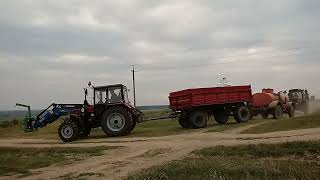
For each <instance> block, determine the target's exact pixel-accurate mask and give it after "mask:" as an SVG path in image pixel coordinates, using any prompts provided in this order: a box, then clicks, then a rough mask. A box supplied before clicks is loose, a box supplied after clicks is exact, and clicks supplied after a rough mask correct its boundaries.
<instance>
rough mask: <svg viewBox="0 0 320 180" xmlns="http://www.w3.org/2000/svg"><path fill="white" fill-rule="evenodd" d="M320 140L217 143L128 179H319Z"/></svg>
mask: <svg viewBox="0 0 320 180" xmlns="http://www.w3.org/2000/svg"><path fill="white" fill-rule="evenodd" d="M319 158H320V141H313V142H290V143H284V144H269V145H264V144H258V145H241V146H235V147H225V146H219V147H213V148H205V149H202V150H197V151H194V152H192V154H190V155H189V157H188V158H185V159H183V160H178V161H173V162H171V163H169V164H165V165H161V166H156V167H153V168H150V169H146V170H143V171H141V172H138V173H137V174H133V175H130V176H128V177H127V178H126V179H127V180H136V179H153V180H157V179H158V180H166V179H177V180H188V179H190V180H191V179H319V177H320V166H319Z"/></svg>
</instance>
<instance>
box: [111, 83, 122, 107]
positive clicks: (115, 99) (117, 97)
mask: <svg viewBox="0 0 320 180" xmlns="http://www.w3.org/2000/svg"><path fill="white" fill-rule="evenodd" d="M121 101H122V94H121V87H110V88H108V103H119V102H121Z"/></svg>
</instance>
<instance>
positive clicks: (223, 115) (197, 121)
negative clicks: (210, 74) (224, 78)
mask: <svg viewBox="0 0 320 180" xmlns="http://www.w3.org/2000/svg"><path fill="white" fill-rule="evenodd" d="M169 101H170V108H171V109H172V110H173V111H174V112H175V113H176V114H179V116H178V120H179V124H180V125H181V126H182V127H183V128H194V129H198V128H204V127H206V126H207V121H208V119H209V117H210V116H212V117H214V119H215V120H216V121H217V122H218V123H219V124H225V123H227V122H228V120H229V116H230V115H233V116H234V119H235V120H236V121H237V122H238V123H242V122H247V121H248V120H249V119H250V117H251V111H250V104H251V103H252V101H253V98H252V92H251V86H227V87H210V88H196V89H185V90H181V91H176V92H172V93H170V96H169Z"/></svg>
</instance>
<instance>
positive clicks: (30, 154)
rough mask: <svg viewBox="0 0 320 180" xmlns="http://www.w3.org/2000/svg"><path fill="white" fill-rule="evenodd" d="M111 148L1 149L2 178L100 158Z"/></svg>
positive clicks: (0, 173) (0, 168)
mask: <svg viewBox="0 0 320 180" xmlns="http://www.w3.org/2000/svg"><path fill="white" fill-rule="evenodd" d="M108 149H110V147H92V148H70V147H69V148H21V149H18V148H0V176H7V175H14V174H20V175H28V174H30V170H31V169H37V168H42V167H48V166H51V165H61V164H68V163H72V162H74V161H79V160H82V159H85V158H87V157H90V156H99V155H102V154H103V151H106V150H108Z"/></svg>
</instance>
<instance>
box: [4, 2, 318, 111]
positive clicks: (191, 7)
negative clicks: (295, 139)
mask: <svg viewBox="0 0 320 180" xmlns="http://www.w3.org/2000/svg"><path fill="white" fill-rule="evenodd" d="M319 7H320V1H318V0H308V1H306V0H300V1H299V0H281V1H276V0H274V1H270V0H259V1H257V0H238V1H234V0H220V1H215V0H193V1H191V0H183V1H182V0H181V1H180V0H175V1H172V0H166V1H165V0H164V1H161V0H107V1H106V0H101V1H98V0H90V1H87V0H86V1H80V0H74V1H73V0H67V1H66V0H52V1H45V0H29V1H27V0H1V1H0V8H1V9H0V84H1V91H0V92H1V94H0V110H7V109H15V107H14V104H15V103H16V102H20V103H26V104H30V105H32V107H34V108H36V109H38V108H45V107H46V106H47V105H48V104H50V103H52V102H56V103H81V102H82V101H83V87H85V86H86V84H87V82H88V81H92V82H93V84H94V85H105V84H112V83H123V84H126V85H127V86H128V87H129V88H131V89H132V85H131V84H132V81H131V72H130V69H131V65H133V64H134V65H135V66H136V68H137V70H138V72H137V73H136V79H137V103H138V105H153V104H168V94H169V92H170V91H174V90H181V89H184V88H191V87H207V86H216V85H217V83H218V82H219V80H220V79H221V78H223V77H226V78H227V79H228V81H229V82H230V83H231V84H233V85H245V84H251V85H252V87H253V90H254V91H260V90H261V88H264V87H270V88H275V89H277V90H288V89H290V88H306V89H308V90H309V91H310V92H311V93H312V94H314V95H316V96H318V97H320V83H319V77H320V73H319V72H320V62H319V57H320V54H319V53H318V51H319V50H320V48H319V45H320V35H319V33H320V23H319V19H320V11H319ZM131 93H132V91H131ZM130 95H131V97H132V94H130Z"/></svg>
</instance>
